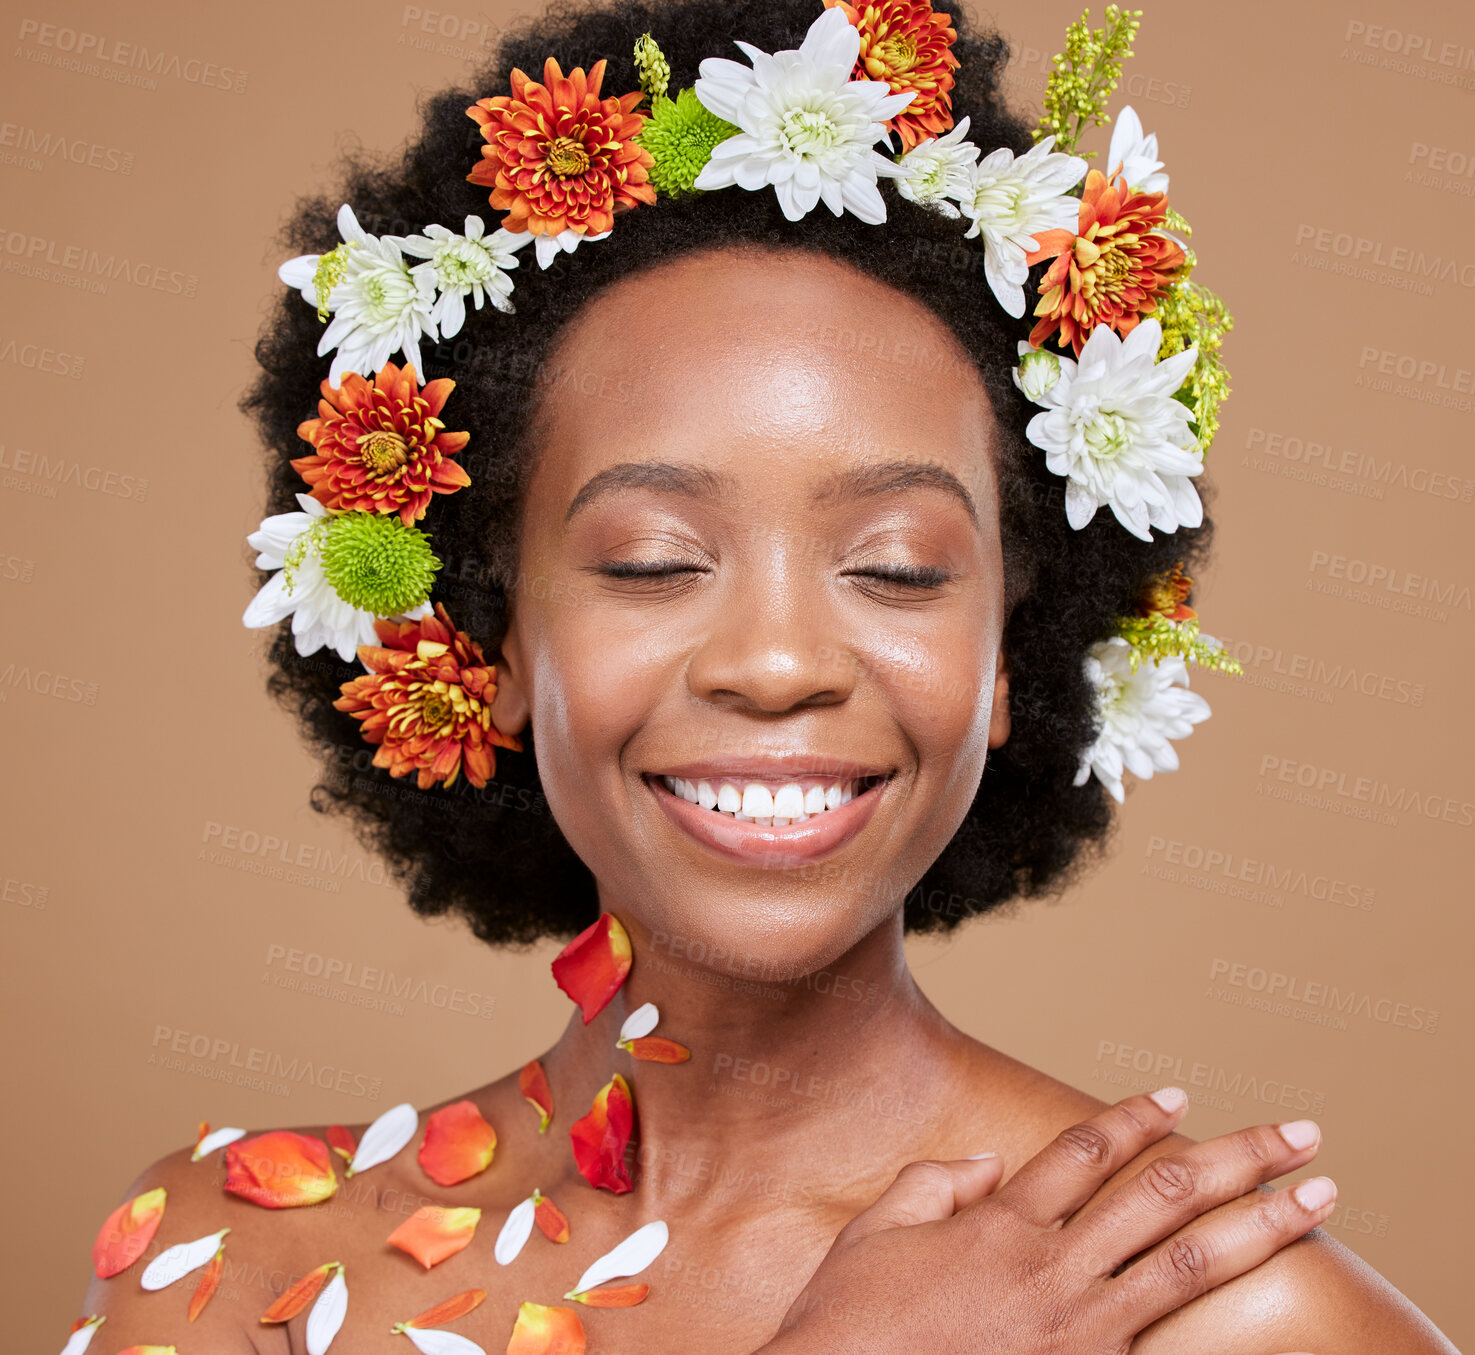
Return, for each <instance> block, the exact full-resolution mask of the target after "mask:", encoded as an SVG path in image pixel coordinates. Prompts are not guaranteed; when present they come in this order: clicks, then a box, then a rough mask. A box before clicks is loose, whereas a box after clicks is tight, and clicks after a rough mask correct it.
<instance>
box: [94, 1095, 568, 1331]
mask: <svg viewBox="0 0 1475 1355" xmlns="http://www.w3.org/2000/svg"><path fill="white" fill-rule="evenodd" d="M514 1098H515V1100H514ZM454 1101H470V1102H471V1103H472V1104H474V1105H476V1106H477V1108H478V1109H479V1110H481V1111H482V1112H483V1114H484V1116H485V1117H486V1118H487V1119H488V1120H489V1121H490V1122H491V1123H492V1124H493V1125H494V1128H495V1132H496V1135H497V1140H498V1142H497V1145H496V1158H497V1160H498V1161H500V1159H501V1157H502V1156H503V1155H504V1154H505V1153H506V1152H507V1151H508V1150H509V1149H510V1150H511V1156H512V1158H513V1159H514V1160H515V1161H517V1162H519V1163H520V1164H530V1163H531V1162H533V1161H534V1160H535V1155H536V1154H537V1153H538V1152H540V1151H541V1152H548V1151H549V1149H548V1146H547V1144H546V1142H540V1141H539V1140H538V1134H537V1131H536V1128H535V1126H536V1122H537V1117H536V1116H535V1115H533V1114H531V1113H530V1112H528V1111H527V1107H526V1106H525V1104H522V1103H521V1097H520V1095H519V1094H518V1093H517V1091H516V1074H515V1073H514V1074H511V1075H509V1077H508V1078H504V1079H502V1080H501V1081H499V1082H497V1083H493V1084H490V1085H489V1086H487V1087H483V1088H479V1089H477V1090H476V1091H473V1092H468V1093H466V1094H465V1095H463V1096H460V1097H453V1098H449V1099H448V1100H447V1101H444V1102H438V1103H436V1104H434V1105H431V1106H428V1107H426V1108H424V1109H422V1110H419V1111H418V1122H419V1126H420V1128H421V1129H422V1130H423V1128H424V1126H425V1124H426V1122H427V1117H428V1116H430V1115H432V1114H434V1113H435V1112H436V1111H437V1110H440V1109H443V1108H444V1107H445V1106H447V1105H449V1104H451V1103H452V1102H454ZM514 1111H520V1112H521V1113H518V1114H514ZM370 1123H372V1120H368V1121H364V1122H361V1123H350V1124H344V1125H342V1128H343V1129H345V1130H347V1132H348V1135H349V1136H350V1137H351V1138H352V1140H353V1142H354V1143H360V1142H362V1140H363V1138H364V1131H365V1130H366V1129H367V1128H368V1127H369V1124H370ZM329 1128H330V1126H329V1125H328V1124H307V1125H292V1126H289V1125H271V1126H268V1127H265V1128H261V1129H252V1130H248V1131H247V1132H246V1134H245V1135H244V1136H242V1137H241V1138H240V1139H238V1140H237V1141H236V1143H235V1144H231V1145H225V1144H223V1145H221V1146H220V1147H218V1148H216V1149H214V1150H213V1151H211V1152H209V1153H207V1154H205V1155H204V1156H203V1157H201V1158H200V1159H199V1160H198V1161H195V1160H193V1148H192V1146H191V1147H184V1148H180V1149H178V1150H176V1151H174V1152H171V1153H168V1154H166V1155H165V1156H164V1157H161V1158H159V1159H158V1161H156V1162H153V1163H151V1164H150V1165H149V1166H148V1167H146V1168H144V1170H143V1171H142V1172H140V1173H139V1174H138V1176H136V1177H135V1178H134V1180H133V1181H132V1182H131V1183H130V1184H129V1185H128V1186H127V1187H126V1189H124V1190H123V1191H122V1192H121V1193H120V1194H119V1195H118V1196H117V1197H116V1199H115V1200H113V1201H110V1202H108V1204H107V1205H106V1206H105V1208H104V1209H103V1210H102V1211H101V1212H102V1213H103V1214H104V1216H105V1215H106V1213H107V1212H108V1211H109V1210H111V1209H112V1208H114V1207H115V1206H116V1205H122V1204H124V1203H125V1202H127V1201H131V1200H133V1199H135V1198H137V1197H138V1196H141V1195H146V1194H148V1193H149V1192H156V1191H158V1192H162V1194H161V1195H160V1196H158V1197H157V1198H156V1199H154V1200H152V1201H151V1203H152V1204H154V1206H155V1207H157V1206H158V1205H159V1204H162V1206H163V1211H162V1215H161V1217H160V1220H159V1224H158V1228H157V1231H156V1232H155V1233H154V1235H153V1238H152V1239H151V1240H150V1242H149V1243H148V1246H147V1247H146V1248H145V1249H144V1250H143V1252H142V1253H141V1254H140V1255H139V1256H138V1257H137V1258H136V1259H135V1260H133V1261H132V1263H131V1264H129V1265H128V1266H127V1267H126V1268H125V1269H123V1270H121V1271H119V1272H117V1273H116V1274H113V1275H109V1276H107V1277H105V1278H104V1277H99V1276H98V1275H97V1274H96V1273H95V1272H94V1273H93V1274H92V1275H91V1278H90V1280H89V1283H88V1287H87V1292H86V1295H85V1297H84V1299H83V1303H82V1307H81V1310H80V1314H79V1316H82V1317H87V1316H92V1315H101V1316H103V1317H104V1318H105V1322H104V1324H103V1326H102V1327H101V1329H100V1330H99V1331H98V1333H97V1337H96V1342H95V1344H93V1346H92V1347H91V1349H93V1350H108V1351H111V1350H122V1349H125V1348H127V1347H129V1346H134V1345H137V1346H146V1347H154V1346H158V1347H162V1348H167V1347H170V1346H175V1347H177V1348H178V1349H180V1350H182V1351H192V1350H209V1351H210V1352H211V1353H212V1355H290V1352H292V1351H300V1350H301V1349H302V1341H303V1329H304V1327H305V1325H306V1322H307V1317H308V1312H309V1310H310V1307H311V1305H310V1304H307V1305H305V1306H304V1307H303V1308H302V1310H301V1311H299V1312H298V1313H297V1315H296V1316H294V1317H292V1318H291V1319H290V1321H289V1322H287V1323H278V1322H271V1323H263V1322H262V1321H261V1318H262V1317H263V1315H264V1314H266V1312H267V1310H268V1309H269V1308H271V1306H272V1305H273V1304H274V1303H275V1302H276V1300H277V1299H278V1298H280V1297H281V1295H282V1294H283V1293H285V1292H286V1290H287V1289H289V1288H290V1287H291V1286H292V1285H293V1284H295V1283H296V1282H297V1281H298V1280H300V1279H302V1278H303V1277H304V1276H306V1275H308V1274H310V1273H311V1272H313V1271H316V1270H318V1269H319V1268H321V1267H323V1266H324V1265H326V1264H328V1263H337V1265H338V1266H340V1267H342V1269H341V1270H340V1271H339V1272H338V1273H339V1274H342V1275H343V1276H344V1278H345V1282H346V1283H347V1285H348V1288H349V1290H350V1291H351V1292H352V1294H353V1299H352V1302H351V1304H350V1310H349V1313H348V1317H347V1320H346V1323H345V1326H344V1328H343V1332H344V1339H346V1340H348V1341H349V1343H350V1345H351V1346H352V1347H353V1348H355V1349H359V1350H361V1351H368V1350H370V1349H377V1348H378V1347H379V1346H384V1345H386V1343H388V1348H393V1346H394V1345H395V1344H397V1343H396V1342H394V1341H392V1340H390V1338H389V1337H388V1336H386V1335H385V1334H386V1333H387V1332H388V1331H389V1329H390V1326H391V1323H392V1322H394V1321H396V1320H400V1319H403V1318H406V1317H409V1316H411V1315H413V1314H414V1313H416V1312H418V1311H421V1310H422V1309H424V1308H425V1307H426V1306H428V1304H429V1302H431V1301H433V1300H436V1299H439V1298H441V1297H444V1296H445V1295H444V1294H442V1293H441V1292H440V1290H441V1288H442V1285H443V1284H444V1283H449V1284H451V1285H452V1286H453V1287H452V1289H451V1290H450V1292H455V1288H454V1284H455V1280H453V1279H452V1278H451V1277H459V1278H460V1281H461V1282H460V1286H459V1287H460V1288H461V1289H467V1288H472V1287H475V1286H476V1285H477V1284H484V1283H485V1280H484V1278H482V1277H481V1276H480V1274H479V1272H478V1268H479V1267H480V1266H481V1257H480V1253H479V1251H466V1252H462V1253H460V1254H457V1255H453V1256H451V1257H450V1258H449V1259H448V1260H443V1261H438V1262H435V1263H433V1264H434V1272H433V1274H434V1280H433V1281H428V1277H429V1276H430V1275H431V1274H432V1272H431V1270H430V1268H429V1266H427V1265H426V1264H424V1263H423V1262H422V1261H421V1260H419V1259H417V1258H416V1256H414V1255H412V1254H410V1253H409V1252H408V1251H407V1250H406V1249H404V1248H403V1247H401V1246H399V1245H398V1244H395V1245H389V1238H390V1236H391V1235H392V1234H394V1233H395V1232H397V1231H398V1230H399V1229H400V1228H401V1227H402V1226H403V1225H405V1224H406V1223H407V1222H408V1221H409V1220H411V1219H412V1218H413V1217H414V1216H415V1215H416V1214H417V1213H421V1211H426V1210H428V1209H432V1208H433V1209H437V1210H438V1209H443V1208H444V1207H446V1206H452V1207H459V1206H467V1207H469V1209H470V1212H471V1213H472V1214H474V1215H476V1216H477V1217H478V1218H479V1217H480V1215H481V1214H482V1213H483V1212H487V1211H490V1212H491V1213H492V1215H493V1216H497V1215H504V1214H505V1213H506V1211H507V1210H509V1209H510V1208H511V1207H512V1206H513V1205H514V1204H515V1203H517V1201H518V1200H519V1199H521V1198H522V1196H523V1195H525V1194H526V1191H527V1175H526V1174H524V1173H521V1172H519V1173H514V1174H512V1175H509V1174H508V1173H507V1172H506V1171H505V1170H504V1171H498V1170H495V1169H494V1170H488V1171H486V1172H485V1173H484V1174H480V1175H477V1176H474V1177H472V1178H470V1179H468V1180H466V1181H464V1182H462V1183H459V1184H455V1185H452V1186H449V1187H447V1186H441V1185H438V1184H437V1183H436V1182H435V1181H433V1180H432V1179H431V1177H430V1176H429V1175H428V1174H427V1172H426V1170H425V1168H424V1167H423V1166H422V1165H421V1164H420V1162H419V1160H418V1157H417V1150H416V1148H415V1146H414V1139H412V1140H411V1141H410V1142H409V1143H407V1144H406V1145H405V1146H404V1147H403V1148H401V1150H400V1151H399V1152H397V1153H395V1154H394V1155H393V1156H392V1157H391V1158H389V1159H388V1160H386V1161H382V1162H379V1163H377V1164H376V1165H373V1166H371V1167H368V1168H366V1169H365V1170H363V1171H361V1172H359V1173H356V1174H352V1175H350V1174H349V1173H348V1171H347V1170H346V1168H347V1163H346V1162H345V1160H344V1158H343V1157H342V1156H341V1155H340V1154H339V1153H338V1152H337V1151H336V1150H334V1149H331V1148H329V1147H328V1143H329V1138H328V1131H329ZM263 1136H268V1137H267V1138H263ZM290 1136H300V1137H301V1139H303V1140H308V1141H311V1142H310V1144H306V1145H300V1146H305V1147H306V1148H307V1151H308V1152H309V1154H310V1156H313V1157H315V1158H316V1160H317V1162H318V1163H322V1162H324V1161H326V1163H327V1167H326V1170H324V1171H322V1172H320V1173H318V1172H309V1173H308V1174H309V1175H315V1176H318V1177H319V1179H321V1181H322V1183H323V1189H322V1190H320V1191H319V1192H317V1193H316V1195H317V1196H318V1197H317V1198H312V1199H309V1200H308V1201H306V1202H302V1203H296V1204H292V1205H286V1206H282V1207H274V1205H273V1204H272V1203H271V1201H272V1200H274V1199H281V1198H282V1197H283V1196H282V1194H281V1193H275V1194H272V1193H269V1194H267V1195H266V1196H264V1197H263V1196H262V1195H260V1194H258V1195H257V1196H256V1197H255V1198H248V1196H250V1195H251V1194H252V1192H249V1191H244V1190H240V1189H236V1188H233V1189H231V1190H227V1189H226V1188H225V1187H226V1181H227V1178H228V1173H229V1161H230V1160H231V1159H232V1158H237V1159H239V1161H240V1163H241V1164H242V1165H243V1166H245V1167H246V1168H248V1169H249V1175H250V1176H253V1177H254V1178H255V1179H256V1180H258V1181H260V1182H263V1183H265V1184H267V1185H268V1186H274V1187H278V1188H284V1192H285V1195H286V1196H287V1197H288V1198H290V1197H291V1196H292V1195H293V1193H294V1192H293V1191H292V1189H291V1188H292V1185H293V1182H294V1181H295V1180H296V1178H297V1174H298V1171H299V1167H300V1163H299V1162H297V1161H296V1160H295V1158H294V1156H293V1154H292V1153H291V1152H290V1151H288V1152H286V1153H285V1154H280V1155H279V1154H278V1153H276V1152H275V1151H274V1149H276V1148H287V1149H288V1150H290V1149H291V1146H292V1145H291V1143H290V1141H288V1140H290ZM550 1177H551V1172H550V1174H549V1177H545V1178H544V1179H545V1182H546V1181H547V1180H548V1179H550ZM263 1199H264V1200H265V1202H263ZM222 1229H224V1230H227V1231H226V1232H225V1233H224V1238H223V1241H224V1249H223V1253H222V1262H223V1264H222V1267H221V1272H220V1277H219V1282H218V1287H217V1288H216V1289H215V1291H214V1293H213V1294H212V1295H211V1297H210V1298H209V1300H208V1302H206V1303H205V1305H204V1307H203V1309H201V1310H200V1311H199V1313H198V1315H197V1317H196V1318H195V1319H194V1320H193V1321H191V1320H190V1318H189V1315H188V1310H189V1307H190V1301H191V1297H192V1295H193V1294H194V1293H195V1290H196V1287H197V1285H198V1284H199V1282H200V1280H201V1278H202V1276H204V1274H205V1271H204V1269H203V1268H201V1269H198V1270H195V1271H192V1272H190V1273H189V1274H187V1275H185V1276H183V1277H182V1278H180V1279H178V1280H177V1281H175V1282H174V1283H173V1284H170V1285H168V1286H166V1287H164V1288H162V1289H156V1290H146V1289H144V1288H143V1287H142V1285H141V1283H140V1280H141V1276H142V1275H143V1272H144V1271H145V1269H146V1268H147V1266H148V1265H149V1263H150V1262H151V1261H152V1260H153V1259H154V1258H155V1257H157V1256H158V1255H160V1254H161V1253H162V1252H164V1251H165V1250H167V1249H168V1248H170V1247H173V1246H176V1245H178V1244H180V1243H186V1242H193V1241H196V1240H197V1239H201V1238H206V1237H209V1236H210V1235H212V1234H216V1233H219V1232H221V1230H222ZM89 1269H91V1267H89ZM431 1289H433V1290H434V1291H435V1292H434V1293H430V1290H431ZM427 1294H428V1295H429V1297H427Z"/></svg>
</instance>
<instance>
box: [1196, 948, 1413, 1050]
mask: <svg viewBox="0 0 1475 1355" xmlns="http://www.w3.org/2000/svg"><path fill="white" fill-rule="evenodd" d="M1209 979H1210V980H1211V981H1212V980H1215V979H1218V980H1222V981H1223V982H1224V983H1226V984H1228V985H1229V986H1230V987H1233V988H1243V989H1246V990H1247V991H1249V992H1251V993H1259V994H1263V995H1264V996H1265V997H1267V998H1269V999H1272V1000H1274V999H1283V1000H1284V1001H1285V1002H1288V1003H1291V1002H1294V1003H1299V1004H1301V1005H1302V1006H1304V1007H1316V1008H1321V1009H1325V1010H1327V1011H1332V1012H1336V1013H1338V1014H1339V1015H1342V1016H1361V1017H1365V1018H1366V1019H1367V1020H1369V1021H1377V1022H1380V1023H1381V1024H1383V1025H1388V1026H1400V1027H1402V1028H1403V1029H1405V1030H1416V1031H1422V1032H1424V1033H1425V1034H1426V1035H1432V1034H1434V1032H1435V1031H1436V1030H1437V1029H1438V1027H1439V1013H1438V1012H1437V1011H1435V1010H1434V1009H1433V1008H1432V1007H1419V1006H1415V1005H1414V1004H1413V1003H1410V1002H1401V1001H1398V1000H1397V999H1395V998H1391V997H1376V996H1374V995H1373V994H1372V993H1363V992H1359V991H1358V990H1357V989H1356V988H1346V989H1344V988H1342V987H1341V986H1340V985H1339V984H1336V983H1330V982H1328V981H1327V980H1325V979H1305V978H1301V977H1300V976H1299V975H1296V974H1284V973H1282V972H1281V971H1280V970H1278V969H1266V968H1265V967H1264V966H1263V965H1253V964H1244V963H1242V962H1240V961H1238V960H1225V959H1220V958H1218V957H1215V958H1214V959H1212V960H1210V962H1209Z"/></svg>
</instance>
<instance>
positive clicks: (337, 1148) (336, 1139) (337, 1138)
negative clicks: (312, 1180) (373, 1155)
mask: <svg viewBox="0 0 1475 1355" xmlns="http://www.w3.org/2000/svg"><path fill="white" fill-rule="evenodd" d="M323 1137H324V1138H326V1139H327V1140H328V1147H329V1148H331V1149H332V1150H333V1151H334V1152H335V1153H337V1154H338V1155H339V1156H340V1157H342V1158H343V1160H344V1161H345V1162H352V1161H353V1155H354V1154H355V1153H356V1152H358V1144H357V1143H356V1142H355V1141H354V1137H353V1135H352V1134H351V1133H350V1132H349V1131H348V1130H347V1129H345V1128H344V1127H343V1126H342V1125H341V1124H330V1125H329V1126H328V1132H327V1133H326V1134H325V1135H324V1136H323Z"/></svg>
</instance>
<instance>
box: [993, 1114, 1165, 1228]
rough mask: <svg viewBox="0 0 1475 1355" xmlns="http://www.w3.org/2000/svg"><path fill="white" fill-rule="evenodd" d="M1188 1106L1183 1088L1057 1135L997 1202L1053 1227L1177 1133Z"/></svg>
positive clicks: (999, 1194) (1001, 1191) (1008, 1184)
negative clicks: (1115, 1175)
mask: <svg viewBox="0 0 1475 1355" xmlns="http://www.w3.org/2000/svg"><path fill="white" fill-rule="evenodd" d="M1187 1104H1188V1094H1187V1093H1186V1092H1185V1091H1184V1090H1183V1089H1182V1088H1181V1087H1162V1088H1160V1089H1159V1090H1157V1091H1155V1092H1152V1093H1151V1094H1147V1095H1139V1096H1128V1097H1126V1098H1125V1099H1123V1100H1121V1101H1118V1102H1117V1103H1116V1105H1114V1106H1108V1107H1107V1108H1106V1109H1105V1110H1103V1111H1102V1112H1101V1113H1100V1114H1098V1115H1093V1116H1092V1117H1091V1118H1090V1119H1089V1120H1082V1121H1081V1122H1080V1123H1079V1124H1074V1125H1071V1127H1070V1128H1069V1129H1066V1130H1063V1131H1062V1132H1061V1133H1060V1134H1058V1135H1056V1137H1055V1139H1054V1140H1053V1141H1052V1142H1051V1143H1049V1144H1048V1145H1046V1146H1045V1147H1044V1148H1042V1149H1041V1150H1040V1151H1039V1152H1038V1153H1036V1154H1035V1155H1034V1156H1033V1157H1032V1158H1030V1160H1029V1161H1028V1162H1026V1163H1025V1164H1024V1166H1022V1167H1021V1168H1020V1169H1019V1170H1018V1171H1017V1172H1015V1173H1014V1175H1013V1176H1011V1177H1010V1178H1009V1180H1008V1181H1006V1182H1005V1183H1004V1185H1003V1186H1001V1187H1000V1188H999V1190H998V1192H997V1197H998V1199H999V1200H1001V1201H1008V1203H1009V1205H1010V1207H1011V1208H1012V1209H1014V1210H1015V1212H1016V1213H1018V1214H1019V1215H1021V1217H1023V1218H1026V1219H1028V1220H1029V1221H1030V1222H1031V1223H1034V1224H1036V1225H1038V1226H1039V1227H1041V1228H1053V1227H1054V1226H1055V1225H1056V1224H1057V1223H1059V1222H1061V1220H1063V1219H1065V1218H1067V1217H1069V1216H1070V1215H1071V1214H1073V1213H1075V1211H1076V1210H1077V1209H1079V1208H1080V1207H1081V1206H1082V1205H1083V1204H1085V1203H1086V1201H1087V1200H1089V1199H1090V1198H1091V1196H1092V1195H1094V1194H1095V1193H1096V1191H1097V1189H1098V1188H1099V1187H1100V1185H1101V1183H1102V1182H1103V1181H1105V1180H1106V1178H1107V1177H1109V1176H1110V1175H1111V1174H1112V1173H1113V1172H1115V1171H1116V1170H1117V1169H1118V1168H1119V1167H1122V1166H1125V1165H1126V1164H1127V1163H1128V1162H1130V1161H1131V1160H1132V1159H1133V1158H1134V1157H1136V1156H1137V1154H1138V1153H1140V1152H1141V1151H1142V1150H1143V1149H1144V1148H1146V1147H1147V1146H1148V1145H1149V1144H1152V1143H1156V1142H1157V1141H1158V1140H1159V1139H1161V1138H1162V1137H1163V1136H1164V1135H1166V1134H1171V1133H1172V1132H1173V1128H1174V1126H1175V1125H1177V1123H1178V1121H1179V1120H1181V1119H1182V1118H1183V1110H1184V1108H1185V1107H1186V1106H1187Z"/></svg>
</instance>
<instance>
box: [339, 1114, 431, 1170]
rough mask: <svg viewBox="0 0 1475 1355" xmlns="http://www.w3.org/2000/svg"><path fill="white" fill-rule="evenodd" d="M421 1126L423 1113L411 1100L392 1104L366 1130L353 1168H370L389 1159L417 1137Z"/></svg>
mask: <svg viewBox="0 0 1475 1355" xmlns="http://www.w3.org/2000/svg"><path fill="white" fill-rule="evenodd" d="M419 1127H420V1112H419V1111H418V1110H416V1109H415V1107H414V1106H412V1105H411V1104H410V1103H409V1102H408V1101H401V1102H400V1103H399V1105H397V1106H390V1108H389V1109H388V1110H386V1111H385V1112H384V1114H382V1115H381V1116H379V1118H378V1119H377V1120H375V1121H374V1123H373V1124H371V1125H370V1126H369V1127H368V1128H367V1129H366V1130H364V1136H363V1138H361V1139H360V1140H359V1146H358V1150H357V1151H356V1152H355V1153H354V1155H353V1161H352V1162H350V1163H349V1164H348V1169H349V1171H351V1172H362V1171H368V1169H369V1168H370V1167H377V1166H378V1165H379V1164H380V1163H381V1162H387V1161H388V1160H389V1159H390V1158H392V1157H393V1156H394V1155H395V1154H396V1153H397V1152H399V1150H400V1149H401V1148H403V1147H404V1146H405V1144H407V1143H408V1142H409V1141H410V1140H411V1139H412V1138H414V1137H415V1130H416V1129H418V1128H419Z"/></svg>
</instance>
